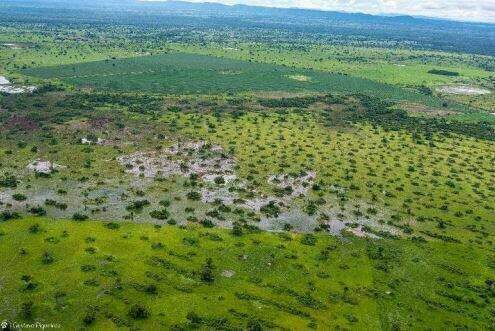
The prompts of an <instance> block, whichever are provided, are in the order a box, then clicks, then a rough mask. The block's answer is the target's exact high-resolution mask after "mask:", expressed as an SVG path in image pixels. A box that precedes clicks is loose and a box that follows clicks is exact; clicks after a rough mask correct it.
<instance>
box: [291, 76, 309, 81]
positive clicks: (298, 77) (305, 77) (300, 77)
mask: <svg viewBox="0 0 495 331" xmlns="http://www.w3.org/2000/svg"><path fill="white" fill-rule="evenodd" d="M287 78H289V79H292V80H297V81H298V82H310V81H311V77H309V76H305V75H290V76H287Z"/></svg>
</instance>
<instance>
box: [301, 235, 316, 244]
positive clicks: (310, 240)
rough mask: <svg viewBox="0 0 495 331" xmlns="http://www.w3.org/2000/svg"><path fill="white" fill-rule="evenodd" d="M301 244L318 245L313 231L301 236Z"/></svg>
mask: <svg viewBox="0 0 495 331" xmlns="http://www.w3.org/2000/svg"><path fill="white" fill-rule="evenodd" d="M301 244H303V245H308V246H314V245H316V237H315V236H314V235H313V234H311V233H307V234H305V235H304V236H303V237H302V238H301Z"/></svg>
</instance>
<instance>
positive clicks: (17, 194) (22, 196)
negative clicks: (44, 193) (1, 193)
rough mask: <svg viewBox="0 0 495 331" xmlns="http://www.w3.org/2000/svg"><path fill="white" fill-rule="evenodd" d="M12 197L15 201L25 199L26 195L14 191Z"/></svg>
mask: <svg viewBox="0 0 495 331" xmlns="http://www.w3.org/2000/svg"><path fill="white" fill-rule="evenodd" d="M12 199H14V200H15V201H26V200H27V197H26V196H25V195H24V194H21V193H16V194H13V195H12Z"/></svg>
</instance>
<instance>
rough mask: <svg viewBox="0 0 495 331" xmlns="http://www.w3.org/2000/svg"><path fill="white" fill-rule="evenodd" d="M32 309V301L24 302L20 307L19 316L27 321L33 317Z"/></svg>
mask: <svg viewBox="0 0 495 331" xmlns="http://www.w3.org/2000/svg"><path fill="white" fill-rule="evenodd" d="M33 307H34V304H33V302H32V301H27V302H24V303H23V304H22V305H21V314H22V317H23V318H24V319H26V320H29V319H31V318H32V317H33Z"/></svg>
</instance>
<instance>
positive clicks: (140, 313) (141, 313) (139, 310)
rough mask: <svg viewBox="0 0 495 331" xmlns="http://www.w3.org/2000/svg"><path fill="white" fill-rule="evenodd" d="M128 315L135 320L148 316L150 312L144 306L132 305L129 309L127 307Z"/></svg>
mask: <svg viewBox="0 0 495 331" xmlns="http://www.w3.org/2000/svg"><path fill="white" fill-rule="evenodd" d="M129 316H130V317H131V318H133V319H135V320H142V319H147V318H148V317H150V312H149V310H148V309H147V308H146V307H144V306H141V305H133V306H132V307H131V309H129Z"/></svg>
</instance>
